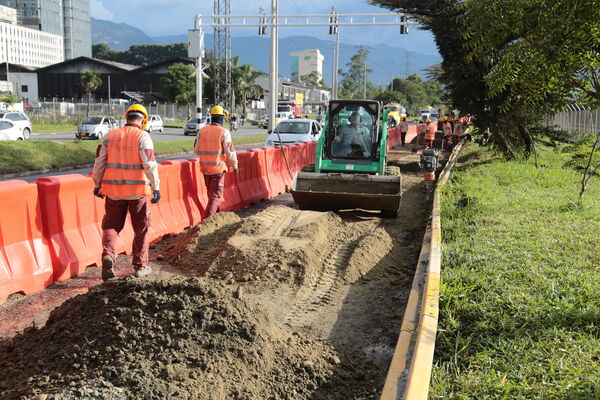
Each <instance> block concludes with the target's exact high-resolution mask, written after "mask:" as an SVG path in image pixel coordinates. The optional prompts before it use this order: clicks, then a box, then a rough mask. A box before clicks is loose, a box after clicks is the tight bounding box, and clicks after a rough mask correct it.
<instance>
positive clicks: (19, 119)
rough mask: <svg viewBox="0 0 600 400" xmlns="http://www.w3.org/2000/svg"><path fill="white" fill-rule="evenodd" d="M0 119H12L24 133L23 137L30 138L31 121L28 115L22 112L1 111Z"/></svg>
mask: <svg viewBox="0 0 600 400" xmlns="http://www.w3.org/2000/svg"><path fill="white" fill-rule="evenodd" d="M0 119H8V120H10V121H12V123H13V124H14V126H15V127H17V128H18V129H19V130H20V131H21V133H22V134H23V139H29V135H30V134H31V121H30V120H29V118H28V117H27V115H25V114H24V113H22V112H15V111H0Z"/></svg>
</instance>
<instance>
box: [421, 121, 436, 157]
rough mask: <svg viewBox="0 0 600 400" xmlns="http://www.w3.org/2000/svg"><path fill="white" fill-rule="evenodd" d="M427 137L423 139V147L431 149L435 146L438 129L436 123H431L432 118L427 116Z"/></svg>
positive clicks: (425, 129)
mask: <svg viewBox="0 0 600 400" xmlns="http://www.w3.org/2000/svg"><path fill="white" fill-rule="evenodd" d="M425 124H426V125H425V128H424V131H425V139H424V140H423V148H425V149H430V148H432V147H433V141H434V140H435V132H436V130H437V126H436V124H433V123H431V120H430V119H429V118H427V119H426V120H425Z"/></svg>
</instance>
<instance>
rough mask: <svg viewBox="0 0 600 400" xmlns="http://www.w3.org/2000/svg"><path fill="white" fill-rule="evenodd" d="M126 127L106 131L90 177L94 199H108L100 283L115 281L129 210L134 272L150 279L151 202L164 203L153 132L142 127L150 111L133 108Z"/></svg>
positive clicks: (129, 113)
mask: <svg viewBox="0 0 600 400" xmlns="http://www.w3.org/2000/svg"><path fill="white" fill-rule="evenodd" d="M125 119H126V120H127V124H126V125H125V126H124V127H122V128H119V129H115V130H112V131H110V132H108V134H107V135H105V136H104V137H103V138H102V139H101V144H100V145H99V146H98V149H97V150H96V161H95V163H94V171H93V173H92V179H93V180H94V186H95V187H94V195H95V196H98V197H100V198H104V197H106V202H105V215H104V218H103V219H102V279H103V280H104V281H107V280H109V279H112V278H114V277H115V271H114V264H115V261H116V254H117V251H116V247H117V240H118V238H119V232H121V230H122V229H123V226H124V225H125V219H126V217H127V212H129V215H130V217H131V225H133V232H134V238H133V251H132V253H133V254H132V255H133V260H132V264H133V268H134V270H135V275H136V276H138V277H141V276H146V275H149V274H150V273H151V272H152V269H151V268H150V266H149V265H148V251H149V247H150V243H149V238H148V229H149V227H150V212H149V210H148V202H147V198H148V197H150V196H151V197H152V200H151V202H152V203H157V202H158V201H159V200H160V191H159V190H160V188H159V185H160V180H159V178H158V167H157V163H156V158H155V156H154V145H153V143H152V139H151V138H150V134H149V133H148V132H146V131H145V130H144V129H145V127H146V124H147V123H148V112H147V111H146V108H145V107H144V106H142V105H140V104H134V105H133V106H131V107H129V109H127V111H126V112H125Z"/></svg>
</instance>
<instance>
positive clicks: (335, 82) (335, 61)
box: [329, 7, 340, 99]
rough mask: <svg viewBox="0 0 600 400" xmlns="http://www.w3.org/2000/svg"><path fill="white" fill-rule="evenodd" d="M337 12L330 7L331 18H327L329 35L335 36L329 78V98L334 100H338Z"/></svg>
mask: <svg viewBox="0 0 600 400" xmlns="http://www.w3.org/2000/svg"><path fill="white" fill-rule="evenodd" d="M337 15H338V12H337V10H336V9H335V7H331V17H330V18H329V22H330V23H331V26H330V27H329V34H330V35H335V47H334V52H333V60H332V63H333V75H332V77H331V80H332V82H331V86H332V88H333V90H332V93H331V97H332V98H334V99H337V98H338V71H339V65H338V63H339V60H340V32H339V30H338V22H339V17H338V16H337Z"/></svg>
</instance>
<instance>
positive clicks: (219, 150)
mask: <svg viewBox="0 0 600 400" xmlns="http://www.w3.org/2000/svg"><path fill="white" fill-rule="evenodd" d="M224 121H225V111H224V110H223V107H221V106H214V107H213V108H212V109H211V110H210V125H207V126H205V127H203V128H202V129H200V131H199V132H198V136H197V137H196V142H195V144H194V153H196V154H197V155H198V156H199V164H200V171H202V174H204V184H205V185H206V190H207V192H208V204H207V205H206V210H204V216H203V217H204V218H207V217H210V216H211V215H213V214H215V213H217V212H219V211H220V208H219V205H220V204H221V197H222V196H223V187H224V186H225V185H224V182H225V173H226V172H227V170H228V164H229V166H230V167H231V168H232V169H233V171H234V172H235V173H236V174H237V173H238V160H237V154H236V153H235V147H234V146H233V142H232V141H231V133H230V132H229V130H228V129H226V128H225V127H223V122H224Z"/></svg>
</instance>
